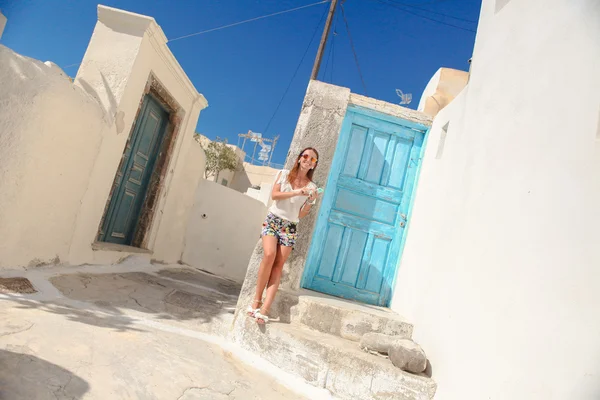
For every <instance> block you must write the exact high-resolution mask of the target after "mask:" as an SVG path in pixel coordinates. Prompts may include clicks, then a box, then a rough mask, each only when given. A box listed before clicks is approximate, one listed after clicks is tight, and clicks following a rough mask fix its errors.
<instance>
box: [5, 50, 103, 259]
mask: <svg viewBox="0 0 600 400" xmlns="http://www.w3.org/2000/svg"><path fill="white" fill-rule="evenodd" d="M0 82H2V84H1V87H2V89H1V90H0V105H1V106H0V184H1V186H2V189H1V190H0V221H1V222H0V268H3V267H16V266H27V265H30V264H31V265H36V264H39V263H46V262H52V261H58V260H57V257H58V259H60V260H62V261H65V260H66V259H67V258H68V254H69V246H70V243H71V237H72V235H73V229H74V225H75V222H76V216H77V212H78V210H79V207H80V202H81V199H82V197H83V195H84V193H85V191H86V188H87V185H88V180H89V176H90V174H91V171H92V169H93V166H94V161H95V159H96V156H97V153H98V149H99V148H100V145H101V143H102V137H103V136H104V135H108V134H109V131H110V125H109V123H108V122H107V121H106V119H105V117H104V115H103V112H102V109H101V108H100V107H99V106H98V104H97V103H96V101H95V100H94V99H93V98H92V97H91V96H90V95H88V94H87V93H86V92H85V91H84V90H82V89H81V88H79V87H77V86H75V85H73V84H72V83H71V82H70V80H69V78H68V77H67V76H66V74H65V73H64V72H62V71H61V70H60V69H59V68H57V67H55V66H53V65H51V64H50V63H48V64H44V63H42V62H40V61H37V60H33V59H31V58H27V57H23V56H21V55H19V54H17V53H15V52H13V51H12V50H10V49H8V48H7V47H4V46H2V45H0ZM89 243H90V241H88V244H89Z"/></svg>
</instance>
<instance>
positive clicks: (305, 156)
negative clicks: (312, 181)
mask: <svg viewBox="0 0 600 400" xmlns="http://www.w3.org/2000/svg"><path fill="white" fill-rule="evenodd" d="M302 158H304V159H305V160H309V159H310V162H312V163H314V164H316V163H317V161H319V160H317V159H316V158H314V157H311V156H309V155H308V154H302Z"/></svg>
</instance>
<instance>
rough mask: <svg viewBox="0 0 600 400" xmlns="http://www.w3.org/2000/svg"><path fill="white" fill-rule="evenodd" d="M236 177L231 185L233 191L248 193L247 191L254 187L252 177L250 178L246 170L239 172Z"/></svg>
mask: <svg viewBox="0 0 600 400" xmlns="http://www.w3.org/2000/svg"><path fill="white" fill-rule="evenodd" d="M234 176H235V179H234V180H233V182H232V184H231V185H230V187H231V188H232V189H233V190H237V191H238V192H240V193H246V191H247V190H248V189H250V188H251V187H252V183H251V182H250V177H248V173H247V172H246V170H245V169H244V168H242V169H240V170H239V171H237V172H236V173H235V175H234Z"/></svg>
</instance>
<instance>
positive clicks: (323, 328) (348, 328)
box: [271, 289, 413, 342]
mask: <svg viewBox="0 0 600 400" xmlns="http://www.w3.org/2000/svg"><path fill="white" fill-rule="evenodd" d="M271 315H272V316H273V317H274V318H278V319H279V321H280V322H286V323H299V324H303V325H305V326H307V327H309V328H311V329H314V330H317V331H319V332H323V333H328V334H331V335H334V336H339V337H341V338H344V339H348V340H352V341H355V342H358V341H360V338H361V337H362V336H363V335H364V334H365V333H369V332H377V333H384V334H387V335H395V336H398V337H401V338H406V339H410V338H411V336H412V331H413V326H412V324H410V323H409V322H407V321H406V320H405V319H403V318H402V317H401V316H400V315H398V314H396V313H394V312H392V311H390V310H389V309H386V308H382V307H375V306H370V305H366V304H360V303H355V302H352V301H349V300H345V299H340V298H337V297H332V296H328V295H325V294H322V293H318V292H313V291H310V290H305V289H301V290H297V291H288V290H280V291H279V292H278V293H277V297H276V300H275V302H274V304H273V306H272V307H271Z"/></svg>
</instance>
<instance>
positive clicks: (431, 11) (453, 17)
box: [388, 0, 477, 23]
mask: <svg viewBox="0 0 600 400" xmlns="http://www.w3.org/2000/svg"><path fill="white" fill-rule="evenodd" d="M388 1H389V2H390V3H394V4H397V5H399V6H403V7H410V8H416V9H417V10H421V11H424V12H428V13H430V14H434V15H441V16H443V17H446V18H452V19H455V20H458V21H464V22H470V23H477V21H475V20H472V19H467V18H461V17H455V16H453V15H448V14H444V13H441V12H437V11H433V10H429V9H427V8H423V7H419V6H417V5H414V4H407V3H403V2H401V1H397V0H388Z"/></svg>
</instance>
